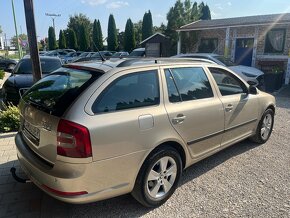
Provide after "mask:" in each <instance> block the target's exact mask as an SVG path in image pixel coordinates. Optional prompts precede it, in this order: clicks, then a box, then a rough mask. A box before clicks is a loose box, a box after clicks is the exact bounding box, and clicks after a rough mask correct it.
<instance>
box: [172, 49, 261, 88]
mask: <svg viewBox="0 0 290 218" xmlns="http://www.w3.org/2000/svg"><path fill="white" fill-rule="evenodd" d="M173 57H177V58H182V57H185V58H204V59H209V60H212V61H214V62H215V63H217V64H219V65H222V66H226V67H228V68H229V69H231V70H232V71H234V72H235V73H237V74H238V75H239V76H240V77H242V78H243V79H244V80H245V81H247V82H248V83H249V84H250V85H254V86H257V87H258V88H260V89H262V90H264V89H265V87H264V85H265V82H264V73H263V72H262V71H261V70H259V69H257V68H255V67H248V66H244V65H237V64H235V63H234V62H232V61H231V60H230V59H229V58H225V57H224V56H222V55H218V54H213V53H189V54H179V55H176V56H173Z"/></svg>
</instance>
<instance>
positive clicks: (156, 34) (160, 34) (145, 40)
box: [139, 33, 167, 45]
mask: <svg viewBox="0 0 290 218" xmlns="http://www.w3.org/2000/svg"><path fill="white" fill-rule="evenodd" d="M158 35H159V36H162V37H164V38H167V36H165V35H163V34H162V33H155V34H153V35H152V36H149V37H148V38H147V39H144V40H143V41H142V42H140V43H139V44H140V45H141V44H143V43H144V42H147V41H149V40H150V39H152V38H154V37H155V36H158Z"/></svg>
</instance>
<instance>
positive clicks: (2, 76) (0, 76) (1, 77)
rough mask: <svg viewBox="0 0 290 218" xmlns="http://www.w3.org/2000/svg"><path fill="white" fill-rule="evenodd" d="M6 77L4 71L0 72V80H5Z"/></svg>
mask: <svg viewBox="0 0 290 218" xmlns="http://www.w3.org/2000/svg"><path fill="white" fill-rule="evenodd" d="M4 76H5V72H4V70H0V79H3V78H4Z"/></svg>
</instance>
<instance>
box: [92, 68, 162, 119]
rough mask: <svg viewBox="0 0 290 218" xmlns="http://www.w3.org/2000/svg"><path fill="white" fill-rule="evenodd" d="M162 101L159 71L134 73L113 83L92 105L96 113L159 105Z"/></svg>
mask: <svg viewBox="0 0 290 218" xmlns="http://www.w3.org/2000/svg"><path fill="white" fill-rule="evenodd" d="M159 102H160V97H159V83H158V76H157V71H146V72H139V73H132V74H128V75H125V76H122V77H120V78H118V79H116V80H115V81H113V82H112V83H111V85H109V86H108V87H107V88H106V89H105V90H104V91H103V93H101V95H100V96H99V97H98V98H97V100H96V101H95V102H94V104H93V106H92V111H93V112H94V113H103V112H113V111H120V110H125V109H131V108H139V107H146V106H152V105H157V104H159Z"/></svg>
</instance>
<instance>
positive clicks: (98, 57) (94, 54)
mask: <svg viewBox="0 0 290 218" xmlns="http://www.w3.org/2000/svg"><path fill="white" fill-rule="evenodd" d="M100 54H101V55H102V56H103V58H105V59H109V58H110V57H112V55H113V54H112V52H110V51H100V52H89V53H88V54H87V55H86V56H85V57H79V58H77V59H76V60H73V61H72V62H73V63H75V62H82V61H94V60H101V59H102V58H101V55H100Z"/></svg>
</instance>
